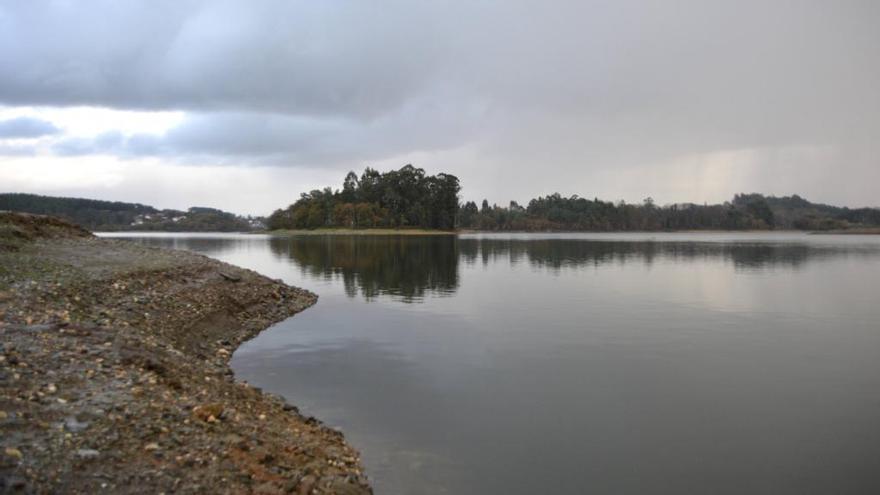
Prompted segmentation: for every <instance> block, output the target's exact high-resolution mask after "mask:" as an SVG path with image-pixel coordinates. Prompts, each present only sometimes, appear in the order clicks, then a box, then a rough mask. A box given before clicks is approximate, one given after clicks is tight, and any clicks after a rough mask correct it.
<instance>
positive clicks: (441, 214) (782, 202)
mask: <svg viewBox="0 0 880 495" xmlns="http://www.w3.org/2000/svg"><path fill="white" fill-rule="evenodd" d="M459 190H460V185H459V181H458V178H457V177H455V176H453V175H449V174H443V173H441V174H437V175H436V176H433V175H426V174H425V171H424V170H423V169H421V168H415V167H413V166H412V165H407V166H405V167H403V168H401V169H400V170H392V171H390V172H385V173H380V172H377V171H376V170H373V169H371V168H367V169H366V170H365V171H364V172H363V173H362V174H361V176H360V177H358V176H357V175H356V174H355V173H354V172H349V173H348V175H346V177H345V179H344V181H343V184H342V189H341V190H339V189H336V190H333V189H332V188H330V187H327V188H324V189H323V190H314V191H311V192H309V193H303V194H302V196H301V197H300V199H299V200H297V201H296V202H295V203H293V204H292V205H290V206H288V207H287V208H284V209H279V210H276V211H275V212H274V213H272V215H271V216H270V217H269V219H268V222H267V223H268V227H269V229H271V230H276V229H315V228H321V227H347V228H371V227H393V228H400V227H404V228H406V227H412V228H415V227H420V228H428V229H469V230H484V231H527V232H529V231H532V232H534V231H663V230H770V229H795V230H834V229H849V228H860V227H869V228H875V227H878V226H880V209H877V208H857V209H850V208H845V207H837V206H830V205H825V204H818V203H811V202H809V201H807V200H805V199H803V198H801V197H800V196H798V195H793V196H784V197H774V196H764V195H761V194H737V195H736V196H735V197H734V198H733V200H732V201H730V202H725V203H723V204H714V205H708V204H703V205H698V204H692V203H686V204H674V205H666V206H658V205H656V204H655V203H654V201H653V200H652V199H651V198H648V199H645V200H644V201H643V202H642V203H640V204H630V203H625V202H623V201H620V202H617V203H615V202H610V201H602V200H600V199H586V198H581V197H579V196H576V195H575V196H570V197H565V196H562V195H560V194H558V193H557V194H551V195H549V196H542V197H538V198H535V199H532V200H531V201H529V203H528V204H527V205H525V206H522V205H520V204H518V203H517V202H516V201H511V202H510V204H509V205H508V206H505V207H501V206H498V205H491V206H490V205H489V202H488V201H486V200H483V201H482V204H481V205H480V206H477V204H476V203H475V202H473V201H467V202H465V203H464V204H460V203H459V198H458V192H459Z"/></svg>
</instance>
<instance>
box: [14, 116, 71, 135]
mask: <svg viewBox="0 0 880 495" xmlns="http://www.w3.org/2000/svg"><path fill="white" fill-rule="evenodd" d="M58 132H60V129H58V128H57V127H55V125H53V124H52V123H51V122H49V121H46V120H41V119H35V118H33V117H16V118H14V119H8V120H0V139H18V138H38V137H42V136H49V135H52V134H57V133H58Z"/></svg>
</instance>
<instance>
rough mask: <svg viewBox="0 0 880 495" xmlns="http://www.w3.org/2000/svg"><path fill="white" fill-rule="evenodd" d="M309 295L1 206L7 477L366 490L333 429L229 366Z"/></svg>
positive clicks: (116, 484)
mask: <svg viewBox="0 0 880 495" xmlns="http://www.w3.org/2000/svg"><path fill="white" fill-rule="evenodd" d="M316 301H317V296H316V295H315V294H312V293H310V292H308V291H305V290H302V289H297V288H295V287H290V286H287V285H285V284H283V283H281V282H280V281H274V280H270V279H268V278H267V277H264V276H262V275H260V274H258V273H256V272H253V271H250V270H246V269H243V268H239V267H235V266H232V265H229V264H226V263H222V262H220V261H217V260H214V259H211V258H208V257H205V256H202V255H199V254H195V253H191V252H186V251H175V250H168V249H161V248H154V247H147V246H143V245H139V244H135V243H131V242H127V241H123V240H114V239H101V238H97V237H94V236H92V235H91V234H89V233H86V232H85V231H83V230H82V229H79V228H77V227H74V226H72V225H70V224H66V223H65V222H61V221H58V220H55V219H51V218H47V217H38V216H33V215H21V214H0V335H2V336H3V338H2V342H0V432H2V439H0V449H2V452H0V455H2V457H0V491H2V492H7V491H10V492H12V491H16V490H20V491H22V492H25V493H29V492H40V493H42V492H57V491H65V492H71V493H95V492H97V491H101V490H106V491H112V492H114V493H115V492H121V493H160V492H174V493H241V492H246V493H247V492H250V493H267V494H269V493H311V492H312V490H313V489H317V490H320V491H321V493H352V494H358V493H371V489H370V487H369V484H368V481H367V478H366V476H365V475H364V474H363V468H362V466H361V463H360V458H359V454H358V452H357V451H356V450H354V449H353V448H352V447H351V446H349V445H348V444H347V443H346V442H345V440H344V437H343V436H342V434H341V433H340V432H338V431H336V430H333V429H330V428H328V427H326V426H324V425H323V424H322V423H321V422H320V421H318V420H317V419H315V418H311V417H306V416H304V415H302V414H300V413H299V411H298V410H297V408H296V407H295V406H293V405H290V404H287V403H286V402H285V401H284V400H283V399H281V398H279V397H277V396H274V395H271V394H266V393H263V392H262V391H261V390H259V389H257V388H255V387H251V386H250V385H247V384H246V383H243V382H239V381H236V380H235V378H234V376H233V372H232V370H231V369H230V367H229V360H230V358H231V356H232V353H233V352H234V351H235V349H236V348H237V347H238V346H239V345H241V344H242V343H243V342H245V341H247V340H249V339H251V338H253V337H254V336H256V335H258V334H259V333H260V332H262V331H263V330H265V329H266V328H268V327H269V326H271V325H272V324H273V323H275V322H278V321H280V320H283V319H285V318H287V317H290V316H292V315H294V314H296V313H298V312H299V311H302V310H304V309H306V308H308V307H310V306H311V305H313V304H314V303H315V302H316Z"/></svg>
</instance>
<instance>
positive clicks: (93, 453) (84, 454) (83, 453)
mask: <svg viewBox="0 0 880 495" xmlns="http://www.w3.org/2000/svg"><path fill="white" fill-rule="evenodd" d="M99 455H101V453H100V452H98V451H97V450H95V449H79V450H77V451H76V456H77V457H79V458H80V459H95V458H97V457H98V456H99Z"/></svg>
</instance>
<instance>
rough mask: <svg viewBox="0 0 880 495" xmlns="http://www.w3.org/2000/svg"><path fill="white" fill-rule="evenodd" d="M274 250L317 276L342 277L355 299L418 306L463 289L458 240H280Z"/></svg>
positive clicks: (277, 238)
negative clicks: (383, 299)
mask: <svg viewBox="0 0 880 495" xmlns="http://www.w3.org/2000/svg"><path fill="white" fill-rule="evenodd" d="M269 247H270V249H271V250H272V252H273V253H274V254H275V255H277V256H278V257H280V258H286V259H289V260H293V261H295V262H296V263H297V264H298V265H299V266H300V268H301V269H302V270H303V271H304V273H306V274H308V275H309V276H311V277H324V278H330V277H340V278H341V279H342V282H343V284H344V286H345V293H346V294H348V295H349V296H350V297H355V296H356V295H358V294H360V295H362V296H363V297H364V298H365V299H367V300H371V299H374V298H375V297H376V296H378V295H380V294H385V295H391V296H395V297H397V298H399V299H400V300H402V301H404V302H414V301H419V300H421V299H422V298H423V297H424V296H425V293H426V292H429V293H433V294H440V295H442V294H451V293H453V292H455V290H456V289H457V288H458V245H457V243H456V239H455V238H454V237H452V236H431V237H417V238H416V237H400V236H302V237H290V238H284V237H276V238H273V239H271V240H270V242H269Z"/></svg>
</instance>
